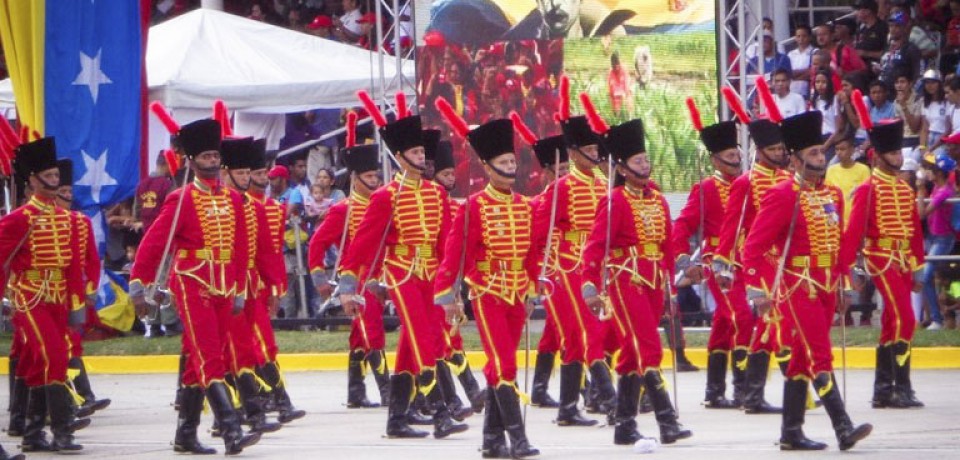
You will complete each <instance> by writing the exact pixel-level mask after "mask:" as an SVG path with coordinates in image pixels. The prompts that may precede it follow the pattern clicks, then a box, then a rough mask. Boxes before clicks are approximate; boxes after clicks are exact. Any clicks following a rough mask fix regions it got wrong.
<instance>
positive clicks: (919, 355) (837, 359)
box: [0, 347, 960, 374]
mask: <svg viewBox="0 0 960 460" xmlns="http://www.w3.org/2000/svg"><path fill="white" fill-rule="evenodd" d="M912 352H913V362H912V363H911V365H912V367H913V368H914V369H960V347H929V348H914V349H913V350H912ZM524 356H525V353H524V352H523V351H518V352H517V365H518V366H519V367H520V368H523V367H524ZM833 356H834V360H833V365H834V367H835V368H840V365H841V362H842V359H841V356H842V355H841V350H840V349H839V348H834V350H833ZM394 357H395V356H394V353H387V359H388V360H389V362H390V366H391V368H392V366H393V362H394ZM687 357H688V358H690V361H691V362H693V363H694V364H696V365H697V366H700V367H706V364H707V350H705V349H702V348H700V349H691V350H687ZM467 359H468V360H469V361H470V365H471V366H472V368H473V370H474V371H480V370H481V369H482V368H483V366H484V364H486V362H487V359H486V356H485V355H484V354H483V352H479V351H470V352H467ZM535 359H536V351H531V352H530V368H531V369H533V367H534V360H535ZM83 360H84V362H85V363H86V366H87V371H88V372H90V373H92V374H157V373H173V372H177V366H178V365H179V357H178V356H175V355H154V356H86V357H84V358H83ZM875 362H876V355H875V350H874V349H873V348H864V347H858V348H848V349H847V368H848V369H872V368H873V366H874V363H875ZM672 363H673V358H672V357H671V356H670V351H669V350H664V355H663V367H664V368H666V369H668V368H670V367H671V365H672ZM280 365H281V367H282V368H283V369H284V370H285V371H288V372H306V371H342V370H346V369H347V354H346V353H304V354H281V355H280ZM7 369H8V365H7V358H0V374H6V373H7Z"/></svg>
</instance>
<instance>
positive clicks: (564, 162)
mask: <svg viewBox="0 0 960 460" xmlns="http://www.w3.org/2000/svg"><path fill="white" fill-rule="evenodd" d="M514 127H515V128H517V131H519V132H520V133H521V134H523V133H524V132H525V131H526V130H524V129H520V128H519V127H518V126H517V120H514ZM531 134H532V133H531ZM521 137H524V138H526V137H525V136H521ZM526 140H527V142H528V143H531V145H532V146H533V152H534V154H535V155H536V157H537V162H538V163H540V167H541V168H543V174H544V178H545V180H544V183H546V184H552V183H554V181H556V180H557V178H559V177H563V176H566V175H567V172H569V171H570V160H569V157H568V156H567V147H566V144H565V143H564V142H563V135H562V134H559V135H556V136H550V137H546V138H543V139H536V138H535V137H530V138H528V139H526ZM558 158H559V164H558V161H557V159H558ZM553 190H554V188H553V187H550V186H547V187H546V188H544V189H543V191H542V192H540V194H539V195H537V196H535V197H533V199H532V200H530V206H531V207H532V208H533V209H536V208H537V207H538V206H539V205H540V203H541V202H542V201H544V200H546V201H550V200H552V199H553V195H552V193H553ZM556 244H558V242H557V241H556V240H554V241H553V242H552V243H551V247H553V246H555V245H556ZM541 263H542V261H541ZM562 341H563V335H562V334H561V333H560V332H559V331H558V330H557V321H556V318H554V316H553V315H547V319H546V321H544V323H543V333H541V334H540V342H539V343H537V359H536V364H535V365H534V368H533V387H532V388H531V392H530V404H531V405H533V406H539V407H545V408H557V407H560V403H559V402H557V401H556V400H554V399H553V398H552V397H551V396H550V393H548V392H547V389H548V387H549V386H550V376H551V374H553V365H554V364H555V363H556V360H557V358H556V356H557V353H559V352H560V349H561V347H562Z"/></svg>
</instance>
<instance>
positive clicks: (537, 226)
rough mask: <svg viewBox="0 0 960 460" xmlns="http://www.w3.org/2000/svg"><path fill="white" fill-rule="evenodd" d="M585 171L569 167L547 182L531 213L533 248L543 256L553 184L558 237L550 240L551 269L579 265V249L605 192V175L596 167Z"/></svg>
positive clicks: (572, 267)
mask: <svg viewBox="0 0 960 460" xmlns="http://www.w3.org/2000/svg"><path fill="white" fill-rule="evenodd" d="M590 174H592V175H588V174H587V173H584V172H582V171H580V170H579V169H577V168H576V167H573V168H570V173H569V174H567V175H566V176H563V177H561V178H560V179H558V180H556V181H554V182H552V183H550V184H549V185H547V188H546V189H545V190H544V192H543V195H542V198H541V199H540V200H538V204H537V208H536V209H535V210H534V213H533V251H534V252H536V253H537V254H540V256H541V257H542V256H543V251H544V248H545V247H546V243H547V232H548V231H549V228H550V215H551V212H552V207H553V193H554V192H553V188H554V186H556V187H558V190H557V209H556V220H555V221H554V227H553V228H554V235H556V236H557V237H558V240H559V241H555V244H551V251H550V252H551V255H550V258H551V269H556V268H560V269H561V270H563V271H565V272H569V271H573V270H578V269H580V267H581V252H582V249H583V243H584V242H585V241H586V239H587V234H588V233H589V232H590V227H591V226H592V225H593V221H594V218H595V217H596V214H597V204H598V203H599V202H600V198H601V197H603V196H604V195H605V194H606V193H607V190H606V179H604V178H603V177H602V173H600V172H599V170H598V169H594V170H593V171H591V172H590Z"/></svg>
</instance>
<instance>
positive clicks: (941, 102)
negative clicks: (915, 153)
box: [920, 69, 950, 153]
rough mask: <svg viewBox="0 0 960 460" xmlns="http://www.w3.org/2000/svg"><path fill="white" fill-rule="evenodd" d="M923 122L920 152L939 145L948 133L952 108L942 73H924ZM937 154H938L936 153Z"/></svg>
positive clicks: (930, 71)
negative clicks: (948, 100)
mask: <svg viewBox="0 0 960 460" xmlns="http://www.w3.org/2000/svg"><path fill="white" fill-rule="evenodd" d="M922 100H923V120H922V123H923V124H922V126H921V128H920V151H921V152H923V151H926V150H927V147H932V146H934V145H938V144H939V141H940V138H941V137H942V136H943V135H944V133H946V132H947V128H948V124H949V119H948V117H949V112H950V110H949V109H950V107H949V103H948V102H947V99H946V95H945V94H944V91H943V82H942V81H941V80H940V72H937V71H936V70H934V69H928V70H927V71H926V72H924V73H923V95H922ZM934 153H936V152H934Z"/></svg>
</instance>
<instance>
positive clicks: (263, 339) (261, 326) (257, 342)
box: [243, 289, 278, 366]
mask: <svg viewBox="0 0 960 460" xmlns="http://www.w3.org/2000/svg"><path fill="white" fill-rule="evenodd" d="M269 298H270V291H269V290H267V289H261V290H260V291H259V292H258V293H257V295H256V296H254V297H253V298H252V299H249V300H247V305H246V307H245V308H244V309H243V313H244V315H246V317H247V323H248V324H249V325H250V327H251V328H253V331H252V332H253V345H254V352H255V354H256V355H255V358H256V361H257V365H259V366H262V365H264V364H266V363H268V362H274V361H276V360H277V352H278V350H277V339H276V337H274V335H273V325H271V324H270V311H269V309H268V307H267V300H268V299H269Z"/></svg>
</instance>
